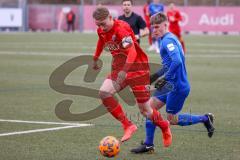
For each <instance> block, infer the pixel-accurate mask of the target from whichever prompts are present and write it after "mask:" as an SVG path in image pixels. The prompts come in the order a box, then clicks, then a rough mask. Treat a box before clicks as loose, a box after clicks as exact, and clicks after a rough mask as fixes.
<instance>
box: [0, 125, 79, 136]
mask: <svg viewBox="0 0 240 160" xmlns="http://www.w3.org/2000/svg"><path fill="white" fill-rule="evenodd" d="M78 127H83V126H64V127H55V128H45V129H34V130H28V131H19V132H9V133H1V134H0V137H4V136H13V135H21V134H30V133H37V132H47V131H56V130H62V129H69V128H78Z"/></svg>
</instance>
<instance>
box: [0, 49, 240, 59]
mask: <svg viewBox="0 0 240 160" xmlns="http://www.w3.org/2000/svg"><path fill="white" fill-rule="evenodd" d="M192 52H197V53H212V54H191V53H192ZM213 53H227V54H213ZM234 53H235V54H234ZM236 53H238V54H236ZM0 55H23V56H29V55H31V56H70V57H75V56H81V55H90V56H92V54H90V53H84V52H81V53H66V52H65V53H53V52H51V53H50V52H24V51H0ZM102 56H105V57H109V56H111V54H103V55H102ZM149 56H150V57H151V56H152V57H153V56H157V57H159V55H158V54H150V55H149ZM186 57H187V58H188V57H189V58H240V51H237V50H189V51H188V52H187V53H186Z"/></svg>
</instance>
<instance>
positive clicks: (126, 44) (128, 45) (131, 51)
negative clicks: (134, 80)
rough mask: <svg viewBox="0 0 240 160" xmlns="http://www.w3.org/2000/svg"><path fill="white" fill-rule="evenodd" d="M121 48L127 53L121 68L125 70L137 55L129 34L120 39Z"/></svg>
mask: <svg viewBox="0 0 240 160" xmlns="http://www.w3.org/2000/svg"><path fill="white" fill-rule="evenodd" d="M122 48H123V49H124V50H125V52H126V53H127V59H126V63H125V65H124V67H123V70H124V71H125V72H127V71H128V70H129V68H130V67H131V65H132V64H133V63H134V61H135V59H136V57H137V51H136V49H135V46H134V42H133V39H132V37H131V36H130V35H129V36H126V37H124V38H123V39H122Z"/></svg>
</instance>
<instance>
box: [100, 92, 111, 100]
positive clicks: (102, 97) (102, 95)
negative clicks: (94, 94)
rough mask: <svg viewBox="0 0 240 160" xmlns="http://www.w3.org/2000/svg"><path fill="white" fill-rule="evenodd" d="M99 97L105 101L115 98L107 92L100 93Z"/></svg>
mask: <svg viewBox="0 0 240 160" xmlns="http://www.w3.org/2000/svg"><path fill="white" fill-rule="evenodd" d="M98 95H99V97H100V98H101V99H105V98H108V97H112V96H113V95H112V94H111V93H110V92H106V91H99V93H98Z"/></svg>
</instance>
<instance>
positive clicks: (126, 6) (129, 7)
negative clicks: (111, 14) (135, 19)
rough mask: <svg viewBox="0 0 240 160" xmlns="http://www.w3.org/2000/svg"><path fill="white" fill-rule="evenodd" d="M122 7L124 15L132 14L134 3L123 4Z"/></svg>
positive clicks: (126, 2)
mask: <svg viewBox="0 0 240 160" xmlns="http://www.w3.org/2000/svg"><path fill="white" fill-rule="evenodd" d="M122 7H123V12H124V13H126V14H128V13H130V12H132V3H131V2H130V1H125V2H123V4H122Z"/></svg>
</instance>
